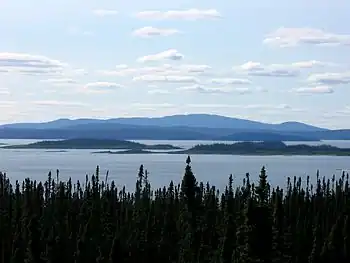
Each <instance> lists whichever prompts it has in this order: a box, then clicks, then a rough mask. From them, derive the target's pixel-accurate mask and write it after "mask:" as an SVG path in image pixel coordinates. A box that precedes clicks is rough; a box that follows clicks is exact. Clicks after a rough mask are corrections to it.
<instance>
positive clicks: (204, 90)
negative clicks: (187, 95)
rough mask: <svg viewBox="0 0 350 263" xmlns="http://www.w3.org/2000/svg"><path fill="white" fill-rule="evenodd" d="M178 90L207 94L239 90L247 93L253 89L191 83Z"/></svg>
mask: <svg viewBox="0 0 350 263" xmlns="http://www.w3.org/2000/svg"><path fill="white" fill-rule="evenodd" d="M176 90H178V91H188V92H197V93H207V94H223V93H224V94H225V93H231V92H238V93H239V94H247V93H250V92H251V90H250V89H249V88H228V87H219V88H218V87H215V88H213V87H206V86H204V85H199V84H195V85H191V86H184V87H178V88H177V89H176Z"/></svg>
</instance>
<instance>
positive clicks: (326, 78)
mask: <svg viewBox="0 0 350 263" xmlns="http://www.w3.org/2000/svg"><path fill="white" fill-rule="evenodd" d="M307 82H310V83H315V84H318V85H342V84H350V71H348V72H342V73H333V72H328V73H319V74H311V75H310V76H309V77H308V78H307Z"/></svg>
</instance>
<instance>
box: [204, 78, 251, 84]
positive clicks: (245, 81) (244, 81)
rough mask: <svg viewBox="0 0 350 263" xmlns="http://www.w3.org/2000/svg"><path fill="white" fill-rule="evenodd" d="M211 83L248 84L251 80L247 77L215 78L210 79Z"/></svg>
mask: <svg viewBox="0 0 350 263" xmlns="http://www.w3.org/2000/svg"><path fill="white" fill-rule="evenodd" d="M210 82H211V83H213V84H217V85H249V84H252V82H251V81H250V80H248V79H233V78H217V79H211V80H210Z"/></svg>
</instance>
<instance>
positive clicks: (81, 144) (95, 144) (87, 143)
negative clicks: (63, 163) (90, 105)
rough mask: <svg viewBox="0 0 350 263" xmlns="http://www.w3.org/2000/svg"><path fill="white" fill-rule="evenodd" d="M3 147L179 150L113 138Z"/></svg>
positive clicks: (166, 146) (167, 146) (174, 147)
mask: <svg viewBox="0 0 350 263" xmlns="http://www.w3.org/2000/svg"><path fill="white" fill-rule="evenodd" d="M2 148H3V149H45V150H48V149H56V150H60V149H64V150H66V149H108V150H110V149H114V150H117V149H119V150H179V149H182V148H180V147H176V146H173V145H170V144H155V145H147V144H142V143H138V142H132V141H122V140H111V139H67V140H56V141H40V142H34V143H29V144H23V145H7V146H4V147H2Z"/></svg>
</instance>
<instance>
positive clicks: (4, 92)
mask: <svg viewBox="0 0 350 263" xmlns="http://www.w3.org/2000/svg"><path fill="white" fill-rule="evenodd" d="M0 95H10V91H9V90H8V89H0Z"/></svg>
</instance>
